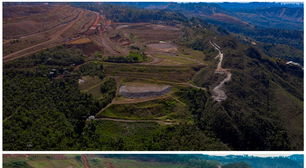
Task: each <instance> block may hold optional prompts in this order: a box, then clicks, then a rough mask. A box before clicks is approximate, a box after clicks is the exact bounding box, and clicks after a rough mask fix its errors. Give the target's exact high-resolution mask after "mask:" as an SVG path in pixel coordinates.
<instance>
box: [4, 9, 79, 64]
mask: <svg viewBox="0 0 306 168" xmlns="http://www.w3.org/2000/svg"><path fill="white" fill-rule="evenodd" d="M80 10H81V13H80V14H79V16H78V17H77V18H76V19H75V20H73V21H71V22H70V23H69V24H68V25H67V26H66V27H65V28H63V29H61V30H60V31H58V32H57V33H55V34H53V35H51V36H50V38H51V39H50V40H48V41H45V42H42V43H39V44H36V45H33V46H31V47H28V48H24V49H22V50H19V51H17V52H14V53H12V54H8V55H6V56H3V62H6V61H10V60H13V59H16V58H20V57H23V56H25V55H29V54H31V53H34V52H37V51H40V50H41V49H39V50H36V51H32V52H27V53H26V54H22V55H19V56H16V55H18V54H19V53H21V52H24V51H27V50H29V49H32V48H35V47H37V46H40V45H44V44H46V43H49V42H51V41H54V40H56V39H58V38H59V37H60V36H61V35H62V34H63V33H64V32H65V31H67V30H68V29H69V28H70V27H71V26H73V25H74V24H75V23H76V22H77V21H78V20H80V19H81V18H82V16H83V14H84V10H83V9H80Z"/></svg>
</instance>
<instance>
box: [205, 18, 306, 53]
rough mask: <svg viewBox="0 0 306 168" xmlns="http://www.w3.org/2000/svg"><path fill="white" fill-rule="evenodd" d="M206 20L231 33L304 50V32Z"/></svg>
mask: <svg viewBox="0 0 306 168" xmlns="http://www.w3.org/2000/svg"><path fill="white" fill-rule="evenodd" d="M204 19H205V20H206V21H207V22H209V23H210V24H217V25H219V26H221V27H223V28H225V29H226V30H228V31H230V32H233V33H237V34H242V35H245V36H249V37H251V38H253V39H255V40H257V41H260V42H263V43H269V44H286V45H289V46H292V47H295V48H297V49H299V50H303V49H304V43H303V37H304V32H303V31H300V30H285V29H275V28H259V27H256V26H255V27H252V28H251V27H249V26H241V25H238V24H234V23H226V22H221V21H217V20H213V19H210V18H204Z"/></svg>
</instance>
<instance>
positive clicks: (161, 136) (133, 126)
mask: <svg viewBox="0 0 306 168" xmlns="http://www.w3.org/2000/svg"><path fill="white" fill-rule="evenodd" d="M211 136H212V135H206V134H205V133H203V132H201V131H200V130H199V129H198V128H197V127H196V126H195V125H188V124H183V123H182V124H180V125H173V126H170V125H166V126H162V125H159V124H158V123H156V122H115V121H103V120H97V121H95V120H93V121H89V122H88V123H87V125H86V126H85V128H84V134H83V135H82V136H81V137H80V138H79V139H78V141H77V143H76V148H74V149H75V150H82V149H86V150H95V151H96V150H97V151H98V150H114V151H121V150H127V151H130V150H145V151H164V150H166V151H172V150H184V151H190V150H229V148H228V147H227V146H226V145H225V144H223V143H222V142H220V141H219V140H218V139H216V138H210V137H211ZM203 144H205V145H203Z"/></svg>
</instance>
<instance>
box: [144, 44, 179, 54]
mask: <svg viewBox="0 0 306 168" xmlns="http://www.w3.org/2000/svg"><path fill="white" fill-rule="evenodd" d="M147 46H148V47H149V48H150V49H153V50H156V51H161V52H177V47H176V46H175V45H173V44H170V43H166V42H161V43H151V44H147Z"/></svg>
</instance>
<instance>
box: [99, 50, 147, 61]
mask: <svg viewBox="0 0 306 168" xmlns="http://www.w3.org/2000/svg"><path fill="white" fill-rule="evenodd" d="M147 60H148V57H147V56H146V55H145V54H144V53H135V52H132V51H130V53H129V55H127V56H125V57H124V56H119V57H116V56H109V57H106V58H104V59H103V61H105V62H117V63H136V62H146V61H147Z"/></svg>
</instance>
